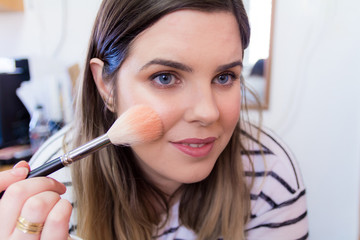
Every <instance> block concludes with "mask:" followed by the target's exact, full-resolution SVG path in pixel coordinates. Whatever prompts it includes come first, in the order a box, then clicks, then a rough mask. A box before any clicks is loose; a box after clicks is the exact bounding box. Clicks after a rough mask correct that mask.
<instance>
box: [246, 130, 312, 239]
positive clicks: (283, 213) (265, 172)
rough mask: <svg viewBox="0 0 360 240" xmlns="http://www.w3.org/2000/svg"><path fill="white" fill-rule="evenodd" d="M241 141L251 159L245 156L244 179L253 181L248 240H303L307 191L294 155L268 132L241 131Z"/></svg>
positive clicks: (306, 231)
mask: <svg viewBox="0 0 360 240" xmlns="http://www.w3.org/2000/svg"><path fill="white" fill-rule="evenodd" d="M254 133H258V134H259V135H256V134H255V135H254ZM242 138H243V142H244V141H245V146H246V147H245V148H246V151H247V153H248V155H249V157H250V159H249V158H247V157H245V155H244V168H245V176H246V178H247V180H248V182H249V183H250V182H251V180H253V184H252V185H251V189H250V197H251V218H250V220H249V222H248V224H247V226H246V229H247V234H248V239H258V238H261V237H263V236H264V234H266V236H268V237H270V236H272V237H273V238H275V239H284V238H283V237H284V236H286V238H285V239H306V238H307V235H308V223H307V207H306V190H305V186H304V183H303V179H302V176H301V172H300V169H299V166H298V163H297V161H296V159H295V157H294V155H293V153H292V152H291V151H290V150H289V148H288V147H287V146H286V144H285V143H284V142H283V141H282V140H281V139H280V138H279V137H278V136H276V134H274V133H273V132H271V131H270V130H268V129H261V130H259V131H258V129H256V128H252V129H251V130H250V131H243V132H242ZM244 139H246V140H244ZM257 139H259V142H258V141H257ZM292 236H293V237H292ZM269 239H272V238H269Z"/></svg>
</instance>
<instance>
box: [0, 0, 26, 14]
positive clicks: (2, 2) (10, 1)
mask: <svg viewBox="0 0 360 240" xmlns="http://www.w3.org/2000/svg"><path fill="white" fill-rule="evenodd" d="M14 11H15V12H18V11H21V12H22V11H24V1H23V0H0V12H14Z"/></svg>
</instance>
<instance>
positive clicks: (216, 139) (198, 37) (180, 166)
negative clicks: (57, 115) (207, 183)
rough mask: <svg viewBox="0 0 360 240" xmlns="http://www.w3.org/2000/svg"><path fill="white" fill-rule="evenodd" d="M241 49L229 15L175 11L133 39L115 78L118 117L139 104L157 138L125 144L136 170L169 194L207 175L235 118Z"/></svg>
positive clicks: (238, 97)
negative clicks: (156, 122) (152, 114)
mask: <svg viewBox="0 0 360 240" xmlns="http://www.w3.org/2000/svg"><path fill="white" fill-rule="evenodd" d="M241 70H242V46H241V40H240V32H239V29H238V24H237V22H236V19H235V17H234V16H233V15H232V14H230V13H226V12H215V13H204V12H200V11H194V10H181V11H177V12H174V13H171V14H168V15H166V16H165V17H163V18H161V19H160V20H159V21H158V22H156V23H155V24H154V25H152V26H151V27H149V28H148V29H146V30H145V31H143V32H142V33H141V34H140V35H139V36H138V37H137V38H136V39H135V40H134V42H133V44H132V47H131V49H130V52H129V55H128V57H127V58H126V60H125V61H124V63H123V64H122V66H121V68H120V70H119V73H118V76H117V93H118V94H117V96H118V98H117V103H118V109H117V111H118V112H119V114H121V113H123V112H124V111H126V110H127V109H128V108H130V107H131V106H134V105H137V104H145V105H149V106H151V107H152V108H153V109H155V110H156V111H157V112H158V113H159V114H160V117H161V119H162V121H163V125H164V130H165V131H164V135H163V136H162V137H161V138H160V139H158V140H156V141H154V142H151V143H146V144H142V145H137V146H134V147H132V148H133V150H134V152H135V154H136V156H137V161H138V163H139V165H140V167H141V168H142V169H143V170H144V172H145V174H146V175H147V177H148V178H149V179H150V180H151V181H152V182H153V183H155V184H156V185H157V186H158V187H160V189H162V190H163V191H165V192H167V193H169V194H171V193H173V192H174V191H175V190H176V189H177V188H178V187H179V186H180V185H181V184H183V183H193V182H198V181H201V180H203V179H204V178H206V177H207V176H208V175H209V173H210V172H211V170H212V168H213V166H214V164H215V162H216V160H217V158H218V157H219V155H220V153H221V152H222V151H223V150H224V148H225V146H226V145H227V143H228V141H229V139H230V137H231V135H232V133H233V130H234V128H235V125H236V124H237V122H238V119H239V114H240V80H239V78H240V74H241Z"/></svg>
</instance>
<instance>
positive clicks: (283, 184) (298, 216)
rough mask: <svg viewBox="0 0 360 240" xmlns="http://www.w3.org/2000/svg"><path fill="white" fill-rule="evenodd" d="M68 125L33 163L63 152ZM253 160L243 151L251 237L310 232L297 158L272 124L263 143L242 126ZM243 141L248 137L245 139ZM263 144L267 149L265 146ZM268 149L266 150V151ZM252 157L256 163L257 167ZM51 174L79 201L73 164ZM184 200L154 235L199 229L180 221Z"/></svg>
mask: <svg viewBox="0 0 360 240" xmlns="http://www.w3.org/2000/svg"><path fill="white" fill-rule="evenodd" d="M68 128H69V127H65V128H63V129H62V130H60V131H59V132H58V133H56V134H55V135H54V136H52V137H51V138H50V139H49V140H48V141H47V142H46V143H44V144H43V146H41V148H40V149H39V150H38V152H37V153H36V154H35V155H34V156H33V158H32V159H31V160H30V165H31V168H32V169H34V168H36V167H38V166H40V165H41V164H43V163H44V162H46V161H48V160H51V159H53V158H55V157H58V156H60V155H62V154H63V153H64V152H63V149H62V143H63V137H64V133H65V132H66V131H68ZM241 137H242V138H243V139H242V140H245V141H246V143H247V144H246V149H247V152H248V153H249V154H250V157H251V160H249V159H248V158H247V157H245V155H244V156H243V162H244V170H245V178H246V180H247V181H248V183H249V184H250V182H251V179H254V182H253V185H252V188H251V191H250V198H251V217H250V219H249V221H248V222H247V223H246V226H245V235H246V239H248V240H262V239H265V240H267V239H269V240H272V239H274V240H302V239H307V238H308V219H307V207H306V192H305V187H304V184H303V180H302V177H301V174H300V171H299V167H298V165H297V162H296V161H295V159H294V157H293V155H292V153H291V152H290V151H289V150H288V149H287V147H286V146H285V144H283V143H282V142H281V141H280V140H279V138H278V137H276V136H275V135H274V134H273V133H272V132H270V131H268V130H262V131H261V134H260V142H261V145H260V146H259V144H257V141H256V140H255V138H254V137H252V136H251V135H250V134H248V133H247V132H242V135H241ZM243 142H244V141H243ZM260 148H262V151H260ZM261 152H262V153H263V155H262V154H261ZM250 161H252V163H253V166H254V171H253V170H252V167H251V164H250ZM50 177H52V178H55V179H57V180H58V181H60V182H62V183H64V184H65V186H66V187H67V188H68V189H67V191H66V193H65V194H64V195H63V196H62V197H63V198H65V199H68V200H69V201H70V202H71V203H73V202H74V198H73V193H72V183H71V174H70V169H69V168H68V167H65V168H63V169H61V170H59V171H57V172H55V173H53V174H51V175H50ZM73 207H74V209H73V214H72V216H71V220H70V230H69V231H70V232H71V233H74V232H76V214H75V211H76V206H74V204H73ZM178 207H179V203H176V204H174V206H173V207H172V209H171V212H170V218H169V221H168V222H167V224H166V225H165V226H164V227H163V228H162V229H161V230H160V231H158V233H159V234H157V236H154V239H158V240H170V239H171V240H175V239H176V240H182V239H183V240H185V239H186V240H192V239H196V234H195V233H194V232H193V231H192V230H191V229H188V228H186V227H184V226H182V225H181V224H180V223H179V217H178Z"/></svg>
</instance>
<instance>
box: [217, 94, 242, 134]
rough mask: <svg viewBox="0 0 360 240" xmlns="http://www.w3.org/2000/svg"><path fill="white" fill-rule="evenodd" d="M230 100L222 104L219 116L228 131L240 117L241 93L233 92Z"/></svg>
mask: <svg viewBox="0 0 360 240" xmlns="http://www.w3.org/2000/svg"><path fill="white" fill-rule="evenodd" d="M229 99H231V102H230V103H229V102H228V103H226V104H222V107H221V116H222V119H223V120H222V121H223V124H224V125H225V128H226V129H227V130H228V131H233V129H234V128H235V126H236V124H237V123H238V121H239V118H240V109H241V94H240V93H236V92H235V93H234V95H233V97H232V98H229Z"/></svg>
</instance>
